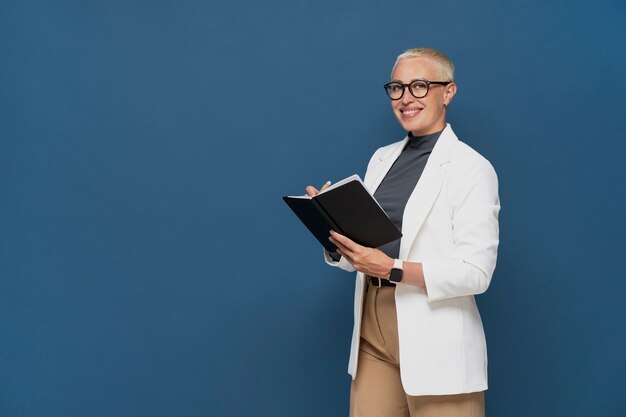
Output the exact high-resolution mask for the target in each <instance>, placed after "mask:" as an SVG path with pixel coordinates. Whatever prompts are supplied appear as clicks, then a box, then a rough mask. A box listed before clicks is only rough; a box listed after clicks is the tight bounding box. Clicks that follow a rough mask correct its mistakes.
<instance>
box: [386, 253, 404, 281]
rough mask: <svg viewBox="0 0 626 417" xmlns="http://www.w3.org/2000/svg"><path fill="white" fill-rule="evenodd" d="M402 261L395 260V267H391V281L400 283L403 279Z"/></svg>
mask: <svg viewBox="0 0 626 417" xmlns="http://www.w3.org/2000/svg"><path fill="white" fill-rule="evenodd" d="M402 273H403V270H402V261H401V260H400V259H394V260H393V268H391V274H389V281H391V282H395V283H398V282H400V281H402Z"/></svg>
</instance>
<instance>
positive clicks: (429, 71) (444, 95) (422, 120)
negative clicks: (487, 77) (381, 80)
mask: <svg viewBox="0 0 626 417" xmlns="http://www.w3.org/2000/svg"><path fill="white" fill-rule="evenodd" d="M391 78H392V81H397V82H400V83H403V84H409V83H410V82H411V81H414V80H417V79H420V80H427V81H445V80H440V79H439V78H440V76H439V73H438V72H437V68H436V67H435V65H434V64H433V63H432V62H431V61H430V59H428V58H405V59H401V60H399V61H398V63H397V64H396V67H395V68H394V70H393V74H392V77H391ZM455 93H456V85H455V84H454V83H450V84H448V85H439V84H431V85H430V88H429V90H428V94H427V95H426V97H422V98H415V97H413V95H411V93H410V92H409V89H408V88H407V89H405V90H404V94H403V95H402V98H400V99H399V100H390V101H391V108H392V109H393V113H394V115H395V116H396V118H397V119H398V121H399V122H400V124H401V125H402V127H403V128H404V129H405V130H407V131H410V132H412V133H413V135H414V136H423V135H428V134H430V133H435V132H439V131H441V130H443V129H444V128H445V127H446V106H447V105H448V104H449V103H450V101H451V100H452V98H453V97H454V94H455Z"/></svg>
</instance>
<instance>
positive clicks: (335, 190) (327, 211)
mask: <svg viewBox="0 0 626 417" xmlns="http://www.w3.org/2000/svg"><path fill="white" fill-rule="evenodd" d="M327 184H328V183H327ZM325 187H327V186H326V185H325V186H324V187H322V190H320V191H319V192H318V194H316V195H315V191H317V190H315V188H314V187H307V193H310V194H314V195H313V196H311V195H303V196H285V197H283V200H284V201H285V203H287V205H289V207H290V208H291V210H293V212H294V213H295V214H296V216H298V218H299V219H300V220H301V221H302V223H304V225H305V226H306V227H307V228H308V229H309V231H310V232H311V233H312V234H313V235H314V236H315V237H316V238H317V240H318V241H319V242H320V243H321V244H322V245H323V246H324V248H326V249H327V250H328V251H329V252H334V251H336V249H337V247H336V246H335V245H334V244H333V243H332V242H330V241H329V240H328V237H329V235H330V231H331V230H334V231H336V232H339V233H341V234H342V235H344V236H347V237H348V238H350V239H351V240H353V241H355V242H356V243H358V244H360V245H363V246H367V247H370V248H377V247H379V246H381V245H384V244H385V243H388V242H391V241H393V240H395V239H398V238H400V237H401V236H402V233H401V232H400V230H398V228H397V227H395V226H394V224H393V223H392V222H391V220H389V217H388V216H387V214H386V213H385V212H384V210H383V209H382V208H381V207H380V205H379V204H378V202H377V201H376V200H375V199H374V197H373V196H372V195H371V194H370V193H369V191H367V189H366V188H365V186H364V184H363V182H362V181H361V178H360V177H359V176H358V175H352V176H351V177H348V178H345V179H343V180H341V181H339V182H337V183H335V184H333V185H332V186H328V187H327V188H325Z"/></svg>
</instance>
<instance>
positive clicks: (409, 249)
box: [307, 48, 500, 417]
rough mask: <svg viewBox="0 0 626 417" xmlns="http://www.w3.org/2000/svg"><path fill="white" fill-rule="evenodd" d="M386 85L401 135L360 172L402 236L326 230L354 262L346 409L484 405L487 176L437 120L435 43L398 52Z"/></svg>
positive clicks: (491, 231)
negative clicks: (362, 238)
mask: <svg viewBox="0 0 626 417" xmlns="http://www.w3.org/2000/svg"><path fill="white" fill-rule="evenodd" d="M385 90H386V92H387V95H388V96H389V98H390V101H391V107H392V110H393V113H394V115H395V116H396V118H397V119H398V121H399V122H400V124H401V125H402V127H403V128H404V129H405V130H406V131H407V132H408V135H407V136H406V137H405V138H404V139H403V140H401V141H399V142H396V143H393V144H391V145H388V146H385V147H382V148H380V149H378V150H377V151H376V152H375V153H374V155H373V156H372V158H371V160H370V162H369V164H368V167H367V172H366V174H365V178H364V183H365V185H366V187H368V189H369V190H370V191H371V192H372V193H373V194H374V197H375V198H376V199H377V201H378V202H379V203H380V205H381V206H382V207H383V209H385V211H386V212H387V214H388V215H389V217H390V219H391V220H392V221H393V222H394V224H396V226H398V228H400V229H401V230H402V234H403V236H402V238H401V239H399V240H397V241H395V242H391V243H389V244H386V245H384V246H381V247H380V248H368V247H364V246H361V245H359V244H357V243H355V242H353V241H351V240H350V239H348V238H347V237H346V236H342V235H340V234H338V233H335V232H331V236H330V237H329V239H330V240H331V241H332V242H333V243H334V244H335V245H336V246H337V248H338V250H337V253H333V254H331V253H328V252H325V253H324V257H325V260H326V262H327V263H328V264H330V265H332V266H338V267H340V268H342V269H344V270H347V271H355V270H356V271H357V274H356V288H355V302H354V311H355V320H354V330H353V337H352V348H351V354H350V363H349V372H350V374H351V375H352V377H353V381H352V386H351V391H350V416H351V417H395V416H403V417H404V416H411V417H425V416H484V396H483V392H484V391H485V390H486V389H487V350H486V343H485V337H484V332H483V327H482V323H481V319H480V315H479V313H478V309H477V307H476V303H475V301H474V295H475V294H480V293H482V292H484V291H485V290H486V289H487V287H488V286H489V283H490V281H491V277H492V274H493V271H494V269H495V264H496V255H497V248H498V242H499V239H498V231H499V230H498V213H499V211H500V201H499V197H498V180H497V176H496V173H495V171H494V169H493V167H492V166H491V164H490V163H489V162H488V161H487V160H486V159H485V158H483V157H482V156H481V155H480V154H478V153H477V152H476V151H474V150H473V149H472V148H470V147H469V146H468V145H466V144H465V143H463V142H461V141H460V140H458V139H457V137H456V135H455V134H454V132H453V131H452V128H451V127H450V125H449V124H447V123H446V110H447V107H448V105H449V104H450V102H451V101H452V99H453V98H454V95H455V93H456V90H457V87H456V84H455V83H454V66H453V64H452V62H451V61H450V60H449V58H448V57H446V56H445V55H444V54H443V53H441V52H439V51H437V50H434V49H430V48H417V49H411V50H408V51H406V52H404V53H403V54H401V55H400V56H398V58H397V60H396V63H395V65H394V68H393V70H392V80H391V82H390V83H387V84H385ZM307 193H309V194H310V195H315V194H317V193H318V191H317V190H316V189H315V188H314V187H312V186H308V187H307Z"/></svg>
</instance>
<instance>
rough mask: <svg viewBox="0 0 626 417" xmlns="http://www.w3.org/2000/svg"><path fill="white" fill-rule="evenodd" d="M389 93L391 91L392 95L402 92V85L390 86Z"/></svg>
mask: <svg viewBox="0 0 626 417" xmlns="http://www.w3.org/2000/svg"><path fill="white" fill-rule="evenodd" d="M389 91H391V92H392V93H399V92H400V91H402V86H401V85H400V84H390V85H389Z"/></svg>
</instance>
